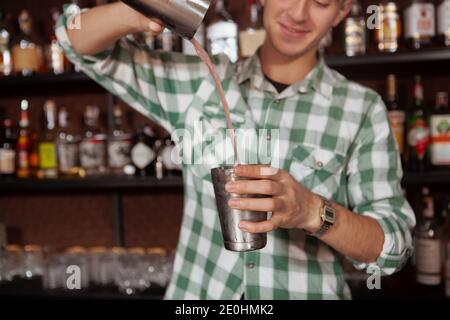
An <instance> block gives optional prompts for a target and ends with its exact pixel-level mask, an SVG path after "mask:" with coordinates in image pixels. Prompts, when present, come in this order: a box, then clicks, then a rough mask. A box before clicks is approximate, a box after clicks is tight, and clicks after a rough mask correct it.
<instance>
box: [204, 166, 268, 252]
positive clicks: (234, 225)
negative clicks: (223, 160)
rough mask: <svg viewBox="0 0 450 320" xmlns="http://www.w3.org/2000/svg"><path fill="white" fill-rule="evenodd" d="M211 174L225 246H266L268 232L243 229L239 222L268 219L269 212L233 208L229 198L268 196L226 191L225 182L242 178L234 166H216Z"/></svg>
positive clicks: (243, 248) (248, 248)
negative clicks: (235, 171) (252, 231)
mask: <svg viewBox="0 0 450 320" xmlns="http://www.w3.org/2000/svg"><path fill="white" fill-rule="evenodd" d="M211 176H212V182H213V186H214V193H215V196H216V203H217V209H218V211H219V220H220V226H221V228H222V235H223V241H224V245H225V248H226V249H228V250H231V251H253V250H258V249H262V248H264V247H265V246H266V243H267V234H266V233H250V232H245V231H242V230H241V229H240V228H239V222H240V221H242V220H246V221H252V222H260V221H264V220H267V212H259V211H248V210H238V209H232V208H230V207H229V206H228V200H230V199H231V198H258V197H266V196H264V195H240V194H236V193H230V192H228V191H226V190H225V184H226V183H227V182H229V181H237V180H240V179H241V178H240V177H239V176H236V174H235V173H234V167H232V166H228V167H218V168H214V169H212V170H211ZM244 179H247V178H244Z"/></svg>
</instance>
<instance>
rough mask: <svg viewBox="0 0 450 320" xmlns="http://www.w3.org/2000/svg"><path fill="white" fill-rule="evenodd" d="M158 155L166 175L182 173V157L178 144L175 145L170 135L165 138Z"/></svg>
mask: <svg viewBox="0 0 450 320" xmlns="http://www.w3.org/2000/svg"><path fill="white" fill-rule="evenodd" d="M158 157H159V158H160V159H161V161H162V165H163V170H164V172H165V174H166V175H169V176H179V175H181V170H182V167H181V159H180V156H179V153H178V150H177V146H176V145H175V142H173V141H172V140H171V139H170V137H169V138H166V139H164V141H163V144H162V146H161V148H160V151H159V152H158Z"/></svg>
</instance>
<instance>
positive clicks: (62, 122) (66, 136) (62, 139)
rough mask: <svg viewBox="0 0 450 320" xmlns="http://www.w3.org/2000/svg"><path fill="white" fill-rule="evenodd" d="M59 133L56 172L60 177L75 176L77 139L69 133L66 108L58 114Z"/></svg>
mask: <svg viewBox="0 0 450 320" xmlns="http://www.w3.org/2000/svg"><path fill="white" fill-rule="evenodd" d="M58 128H59V133H58V137H57V141H56V149H57V151H58V152H57V154H58V171H59V175H61V176H76V175H77V174H78V172H79V157H78V152H79V150H78V143H79V139H78V137H77V136H76V135H75V134H72V133H71V132H70V126H69V114H68V112H67V109H66V108H60V109H59V113H58Z"/></svg>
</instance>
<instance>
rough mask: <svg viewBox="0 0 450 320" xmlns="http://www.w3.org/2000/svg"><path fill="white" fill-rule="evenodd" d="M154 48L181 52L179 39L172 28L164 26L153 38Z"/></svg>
mask: <svg viewBox="0 0 450 320" xmlns="http://www.w3.org/2000/svg"><path fill="white" fill-rule="evenodd" d="M155 49H157V50H158V49H159V50H163V51H171V52H181V39H180V37H179V36H178V35H177V34H176V33H174V32H173V31H172V30H170V29H168V28H165V29H164V30H163V32H161V33H160V34H159V35H158V36H157V37H156V40H155Z"/></svg>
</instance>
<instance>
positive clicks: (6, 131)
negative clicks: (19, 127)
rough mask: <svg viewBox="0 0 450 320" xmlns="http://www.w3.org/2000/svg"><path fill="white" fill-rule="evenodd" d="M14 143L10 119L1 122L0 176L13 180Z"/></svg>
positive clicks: (14, 170)
mask: <svg viewBox="0 0 450 320" xmlns="http://www.w3.org/2000/svg"><path fill="white" fill-rule="evenodd" d="M15 144H16V141H15V137H14V130H13V127H12V121H11V119H5V120H4V121H3V135H2V136H1V138H0V176H1V177H2V178H4V179H10V178H13V177H14V175H15V173H16V146H15Z"/></svg>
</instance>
